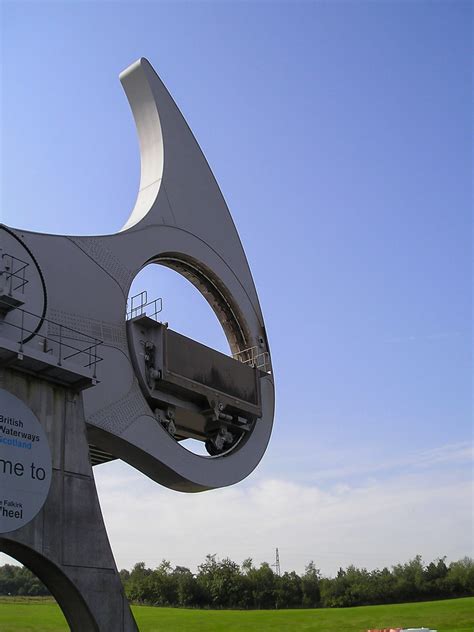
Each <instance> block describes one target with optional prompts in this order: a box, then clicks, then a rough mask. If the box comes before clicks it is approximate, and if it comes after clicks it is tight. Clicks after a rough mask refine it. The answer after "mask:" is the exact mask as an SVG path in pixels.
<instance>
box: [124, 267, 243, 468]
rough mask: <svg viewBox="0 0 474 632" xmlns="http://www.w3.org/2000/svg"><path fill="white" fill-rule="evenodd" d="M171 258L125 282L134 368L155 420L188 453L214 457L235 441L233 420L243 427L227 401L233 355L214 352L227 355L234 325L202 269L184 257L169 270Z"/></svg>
mask: <svg viewBox="0 0 474 632" xmlns="http://www.w3.org/2000/svg"><path fill="white" fill-rule="evenodd" d="M174 264H175V260H174V259H172V260H170V259H167V260H166V261H163V263H162V264H160V263H150V264H148V265H146V266H145V267H144V268H143V269H142V270H141V271H140V273H139V274H138V275H137V277H136V278H135V279H134V281H133V283H132V286H131V288H130V292H129V296H128V303H127V320H129V321H132V322H130V323H129V326H128V334H129V340H130V342H131V347H132V349H133V351H132V352H133V353H134V355H135V368H136V370H138V376H139V380H140V385H141V388H142V392H143V393H144V395H145V397H146V399H147V401H148V404H149V405H150V408H151V409H152V411H153V413H154V415H155V418H156V419H157V422H158V423H160V424H161V425H162V427H163V428H164V429H165V430H166V431H167V432H168V433H169V434H170V435H172V436H173V437H174V439H175V440H176V441H178V442H179V443H180V445H181V446H182V447H184V448H185V449H187V450H188V451H189V452H192V453H194V454H197V455H199V456H207V457H209V456H212V457H215V456H221V455H223V454H226V453H228V452H229V450H232V449H233V448H234V447H235V446H236V445H237V443H239V442H240V439H241V438H242V435H243V432H244V431H243V430H242V429H241V426H242V427H245V428H246V430H248V429H249V425H248V423H247V422H246V421H245V420H244V419H243V418H241V417H239V411H238V408H236V406H235V401H236V400H235V395H233V396H234V400H233V401H232V403H230V400H229V397H227V396H226V393H227V394H228V393H231V392H232V393H233V390H235V389H238V383H239V377H236V378H235V380H233V376H234V374H235V371H234V368H233V362H237V360H234V359H232V360H226V359H224V358H222V356H220V355H219V354H224V355H227V356H232V350H233V349H232V348H231V345H232V346H233V347H235V340H236V339H237V336H238V334H235V331H238V325H234V324H231V319H229V318H228V317H226V313H229V312H228V311H227V312H226V310H231V307H230V305H229V303H228V302H227V299H226V297H225V295H224V294H223V292H222V289H220V288H217V287H216V285H214V282H213V281H212V280H211V279H210V277H209V276H206V274H208V273H206V272H202V276H199V275H201V271H200V270H198V269H197V268H194V267H192V264H186V263H184V262H179V261H178V262H176V269H173V266H174ZM186 266H188V267H186ZM194 283H196V286H197V287H196V286H195V285H194ZM198 288H199V289H198ZM205 296H208V297H209V301H208V300H206V298H205ZM211 305H212V307H211ZM217 314H218V315H217ZM144 316H146V317H147V318H143V317H144ZM153 321H154V322H153ZM221 321H222V323H223V324H224V326H226V330H225V331H224V328H223V324H221ZM155 323H156V324H155ZM176 334H180V336H177V335H176ZM226 334H227V335H226ZM183 336H184V338H183ZM229 338H230V341H229ZM195 343H200V344H199V345H196V344H195ZM200 345H204V346H205V347H208V349H206V348H205V347H202V346H200ZM209 349H211V350H213V351H217V352H219V354H213V353H212V351H209ZM239 375H240V374H239ZM226 389H227V390H226ZM239 424H240V425H239Z"/></svg>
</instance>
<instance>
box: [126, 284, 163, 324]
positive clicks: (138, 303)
mask: <svg viewBox="0 0 474 632" xmlns="http://www.w3.org/2000/svg"><path fill="white" fill-rule="evenodd" d="M162 310H163V299H162V298H154V299H153V300H151V301H149V300H148V293H147V291H146V290H144V291H143V292H139V293H138V294H135V296H132V297H131V298H130V299H129V300H128V301H127V311H126V319H127V320H130V319H131V318H136V317H137V316H148V318H153V320H158V318H157V317H158V314H159V313H160V312H161V311H162Z"/></svg>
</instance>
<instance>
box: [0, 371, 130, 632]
mask: <svg viewBox="0 0 474 632" xmlns="http://www.w3.org/2000/svg"><path fill="white" fill-rule="evenodd" d="M0 388H3V389H5V390H7V391H9V392H10V393H12V394H13V395H15V396H16V397H18V398H19V399H21V400H23V401H24V403H25V404H26V405H27V406H28V407H29V408H31V410H32V411H33V412H34V413H35V415H36V416H37V418H38V419H39V421H40V423H41V425H42V426H43V428H44V430H45V432H46V434H47V437H48V441H49V445H50V449H51V455H52V459H53V478H52V483H51V489H50V492H49V495H48V498H47V500H46V503H45V504H44V506H43V508H42V510H41V511H40V512H39V514H38V515H37V516H36V517H35V518H34V519H33V520H32V521H31V522H30V523H29V524H27V525H25V526H24V527H22V528H21V529H17V530H16V531H11V532H9V533H4V534H1V535H0V550H2V551H4V552H5V553H7V554H8V555H11V556H12V557H14V558H15V559H17V560H18V561H19V562H21V563H23V564H24V565H25V566H27V567H29V568H30V569H31V570H32V571H33V572H34V573H35V574H36V575H37V576H38V577H39V578H40V579H41V580H42V581H43V582H44V584H45V585H46V586H47V587H48V589H49V590H50V591H51V593H52V594H53V595H54V597H55V598H56V600H57V601H58V603H59V605H60V607H61V609H62V611H63V613H64V615H65V617H66V619H67V621H68V623H69V626H70V628H71V630H72V632H137V626H136V624H135V621H134V619H133V615H132V613H131V611H130V608H129V605H128V603H127V600H126V598H125V595H124V591H123V587H122V584H121V582H120V577H119V574H118V572H117V567H116V566H115V562H114V558H113V555H112V551H111V548H110V544H109V540H108V538H107V533H106V530H105V525H104V521H103V518H102V513H101V510H100V505H99V499H98V497H97V491H96V487H95V482H94V476H93V473H92V467H91V464H90V459H89V450H88V444H87V438H86V426H85V421H84V414H83V407H82V397H81V395H80V394H78V393H75V392H72V391H71V390H69V389H67V388H65V387H63V386H58V385H54V384H51V383H50V382H47V381H45V380H42V379H39V378H36V377H32V376H28V375H24V374H22V373H17V372H13V371H11V370H8V369H3V370H1V371H0Z"/></svg>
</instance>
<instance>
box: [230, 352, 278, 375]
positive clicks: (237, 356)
mask: <svg viewBox="0 0 474 632" xmlns="http://www.w3.org/2000/svg"><path fill="white" fill-rule="evenodd" d="M232 357H233V358H234V360H238V361H239V362H242V364H248V365H250V366H253V367H255V368H256V369H260V370H261V371H265V372H266V373H268V372H269V371H270V368H271V365H270V354H269V353H268V351H262V350H261V349H260V348H259V347H257V346H255V347H249V348H248V349H242V351H237V353H234V354H232Z"/></svg>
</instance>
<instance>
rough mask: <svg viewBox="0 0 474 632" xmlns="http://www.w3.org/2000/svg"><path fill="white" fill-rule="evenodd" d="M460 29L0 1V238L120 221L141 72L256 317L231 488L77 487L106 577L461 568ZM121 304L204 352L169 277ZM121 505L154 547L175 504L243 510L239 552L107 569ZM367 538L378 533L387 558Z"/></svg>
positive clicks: (123, 547)
mask: <svg viewBox="0 0 474 632" xmlns="http://www.w3.org/2000/svg"><path fill="white" fill-rule="evenodd" d="M471 29H472V6H471V4H470V3H468V2H456V1H454V2H421V1H420V2H412V3H407V2H404V3H402V2H398V3H397V2H380V3H374V2H365V3H364V2H346V3H343V2H334V3H317V2H314V3H311V2H301V3H299V2H291V3H282V2H259V3H251V2H221V3H217V2H206V3H204V2H188V3H184V2H174V3H165V2H146V3H139V2H134V3H126V2H122V3H112V2H103V3H99V2H97V3H91V2H53V3H43V2H31V3H24V2H21V1H16V2H5V1H3V2H2V3H1V36H2V37H1V73H2V74H1V79H2V81H1V84H2V94H1V108H2V112H1V144H0V149H1V156H0V157H1V163H2V164H1V200H0V201H1V204H0V213H1V220H2V221H3V222H5V223H7V224H9V225H12V226H20V227H24V228H28V229H31V230H38V231H43V232H56V233H70V234H71V233H75V234H97V233H99V234H100V233H107V232H113V231H115V230H117V229H119V228H120V227H121V226H122V225H123V224H124V223H125V220H126V219H127V217H128V214H129V212H130V210H131V208H132V207H133V203H134V200H135V196H136V192H137V188H138V182H139V156H138V143H137V139H136V136H135V129H134V123H133V120H132V117H131V113H130V111H129V108H128V104H127V101H126V98H125V96H124V94H123V93H122V89H121V86H120V83H119V81H118V74H119V72H120V71H121V70H122V69H124V68H125V67H126V66H128V65H129V64H130V63H132V62H133V61H134V60H135V59H136V58H138V57H140V56H145V57H147V58H148V59H149V60H150V61H151V63H152V64H153V65H154V67H155V69H156V70H157V72H158V73H159V74H160V76H161V78H162V79H163V81H164V82H165V84H166V85H167V87H168V89H169V90H170V92H171V94H172V96H173V97H174V99H175V101H176V102H177V104H178V106H179V107H180V108H181V110H182V112H183V114H184V116H185V118H186V119H187V121H188V123H189V125H190V127H191V129H192V130H193V132H194V134H195V136H196V138H197V140H198V142H199V143H200V145H201V147H202V149H203V151H204V153H205V154H206V157H207V158H208V161H209V163H210V165H211V168H212V169H213V171H214V174H215V176H216V178H217V180H218V182H219V184H220V187H221V189H222V191H223V194H224V196H225V198H226V200H227V203H228V205H229V208H230V210H231V213H232V214H233V217H234V220H235V222H236V225H237V228H238V230H239V232H240V235H241V238H242V241H243V244H244V247H245V249H246V252H247V256H248V259H249V261H250V265H251V268H252V272H253V274H254V278H255V281H256V285H257V288H258V291H259V295H260V300H261V303H262V307H263V311H264V315H265V319H266V326H267V331H268V334H269V339H270V344H271V348H272V357H273V362H274V369H275V377H276V383H277V413H276V421H275V430H274V434H273V437H272V441H271V444H270V447H269V449H268V452H267V455H266V456H265V458H264V460H263V461H262V463H261V465H260V466H259V468H258V470H257V471H256V473H255V474H254V475H252V476H251V477H250V478H249V479H248V480H247V481H245V482H244V483H242V484H240V485H239V486H237V487H236V488H234V489H233V490H221V491H218V492H211V493H206V494H202V495H198V496H197V497H193V498H192V499H191V498H187V499H186V497H183V496H182V495H180V494H173V493H171V492H169V491H167V490H162V489H159V488H158V487H157V486H156V485H154V484H152V483H150V482H148V481H146V480H144V479H143V477H141V476H139V475H138V474H135V473H134V472H133V471H131V470H129V469H128V468H125V466H121V465H120V464H111V465H109V466H104V467H102V468H99V470H96V472H97V478H98V485H99V491H100V493H101V495H102V499H103V503H104V514H105V518H106V520H107V523H108V527H109V531H110V535H111V541H112V546H113V548H114V551H115V553H116V556H117V559H118V563H119V565H120V566H130V565H131V564H133V563H134V562H135V561H137V560H139V559H145V561H146V562H147V563H149V564H151V565H153V564H155V563H158V562H159V561H160V560H161V558H162V557H168V558H171V560H172V561H173V562H175V563H183V564H187V565H191V566H192V565H193V564H195V563H196V562H198V561H199V560H200V559H202V558H203V557H204V555H205V554H206V553H207V552H216V553H218V555H221V556H224V555H226V554H230V555H231V556H232V555H233V556H234V557H235V558H236V559H237V560H238V561H239V560H240V559H243V558H244V557H246V556H247V555H246V553H245V551H246V550H248V549H250V550H249V551H248V554H251V555H253V556H254V557H255V558H256V559H257V560H261V559H270V558H271V555H272V551H273V547H275V546H280V552H281V553H282V564H283V566H284V567H286V568H297V569H298V570H301V568H302V566H303V565H304V563H305V562H306V561H308V560H309V559H312V558H314V559H315V561H316V562H317V563H318V565H319V566H321V568H323V570H325V571H326V572H334V570H337V567H338V566H339V564H344V563H350V562H351V561H353V562H355V563H357V564H365V565H367V566H369V567H373V566H376V565H380V564H385V563H391V562H396V561H399V560H401V559H405V558H407V557H409V556H411V555H415V554H416V553H421V554H422V555H425V556H426V557H427V558H430V557H435V556H438V555H444V554H447V555H448V556H450V557H451V558H452V559H454V558H456V557H460V556H461V555H463V554H467V553H470V552H471V551H472V539H471V535H470V531H471V529H470V527H472V517H471V513H470V510H472V505H471V502H472V501H471V496H470V493H469V492H470V490H471V487H470V480H471V477H472V461H471V456H470V455H472V408H471V362H472V355H471V354H472V351H471V349H472V341H471V320H472V313H471V297H472V278H471V257H472V251H471V239H472V228H471V208H472V207H471V204H472V201H471V194H472V191H471V175H472V154H471V142H472V141H471V138H472V129H471V120H470V116H471V113H472V97H471V94H472V92H471V89H472V86H471V72H472V69H471V64H470V60H471V59H472V42H471ZM137 283H138V282H137ZM143 283H144V284H146V286H147V287H148V289H149V291H150V293H151V294H154V293H156V294H158V295H160V296H163V298H164V302H165V312H164V318H165V319H166V320H169V322H170V326H171V327H173V328H175V329H178V330H180V331H183V332H184V333H187V334H188V335H192V336H194V337H197V338H198V339H201V340H203V341H204V342H206V343H207V344H210V345H212V346H215V347H217V348H221V349H223V348H224V347H223V344H224V343H223V340H224V339H223V336H222V332H221V331H220V330H219V326H218V325H217V322H216V321H215V319H214V316H213V315H212V314H210V313H209V310H208V308H207V305H206V304H205V303H204V301H203V300H202V299H201V297H200V296H197V295H196V294H195V292H194V290H193V289H192V288H188V287H187V286H186V283H185V282H184V281H183V280H181V279H179V278H174V275H173V273H171V272H168V271H161V270H154V271H153V274H152V273H151V272H149V273H147V275H146V276H145V277H144V278H143ZM138 285H139V283H138ZM140 289H142V288H141V287H140ZM190 305H193V310H192V311H193V314H194V315H193V319H192V321H190V319H189V317H188V314H189V311H190V310H189V306H190ZM119 485H120V488H119V487H118V486H119ZM137 486H140V487H139V488H140V489H141V490H142V491H141V493H143V494H144V496H145V497H146V498H147V502H148V503H150V504H154V505H156V506H157V507H158V508H157V516H161V518H160V520H162V523H163V525H164V526H163V529H165V526H166V533H169V532H170V530H172V529H173V525H174V524H175V523H174V522H173V520H175V521H176V524H177V523H179V520H180V516H181V515H184V513H183V512H185V511H186V510H187V509H186V508H187V507H191V508H192V520H191V523H192V527H193V528H194V529H196V531H198V532H205V530H206V522H205V521H206V519H207V515H208V514H209V511H212V507H213V506H215V505H214V503H215V502H216V501H215V499H217V498H221V499H224V500H225V499H227V500H228V501H229V504H228V505H227V504H226V506H228V507H229V509H228V510H226V511H224V512H223V513H222V516H219V517H217V518H216V517H214V520H219V519H221V520H222V529H224V525H225V523H228V522H229V519H230V518H231V519H232V520H233V521H235V519H236V515H235V514H236V512H237V511H241V512H242V516H243V518H242V520H244V518H245V516H247V515H248V519H249V520H250V519H251V516H252V515H254V516H255V515H256V514H257V513H258V512H260V513H259V514H258V515H259V516H260V518H259V520H260V523H259V524H260V526H259V527H258V529H257V535H256V537H255V539H254V541H253V542H252V543H241V544H240V545H230V544H229V539H228V538H227V537H224V536H223V537H222V541H220V540H219V539H218V538H217V539H216V537H214V538H213V539H211V540H209V541H208V540H206V538H205V537H203V538H202V542H201V543H200V544H199V543H198V544H197V545H196V546H195V548H194V549H193V550H192V551H191V550H190V551H185V550H183V547H182V544H181V543H180V541H179V539H177V540H176V542H174V541H170V540H169V539H168V548H166V547H165V548H164V549H163V550H161V549H159V550H157V549H155V548H151V547H150V543H149V546H148V547H145V548H143V550H142V549H136V550H135V549H133V548H132V549H130V546H129V545H128V544H127V530H126V529H125V527H124V526H123V524H124V523H125V524H126V520H125V521H124V519H123V516H120V514H119V510H118V508H117V503H119V502H120V500H119V499H120V498H123V496H120V494H121V493H122V494H123V493H125V492H123V489H124V488H125V489H127V488H128V487H130V488H132V487H133V488H134V489H137V488H138V487H137ZM120 489H121V490H122V491H120ZM278 490H279V491H278ZM295 498H299V499H304V503H303V505H299V504H297V505H294V502H295ZM113 499H115V501H116V503H115V504H114V503H113V502H112V500H113ZM270 500H272V502H270ZM298 502H301V501H298ZM239 503H240V504H239ZM292 503H293V504H292ZM163 505H166V506H167V507H168V509H167V515H168V517H169V522H168V523H167V522H166V520H165V519H164V518H163V516H162V514H161V513H160V512H163ZM222 505H223V503H220V506H222ZM231 505H233V506H234V508H235V513H234V514H232V510H231ZM249 505H250V506H252V511H253V513H250V514H247V513H246V512H247V511H248V509H246V507H248V506H249ZM325 507H326V509H324V508H325ZM334 508H338V509H337V511H336V510H335V509H334ZM267 509H268V511H266V510H267ZM333 509H334V512H335V513H332V512H333ZM173 512H174V513H173ZM272 512H273V513H272ZM325 512H326V513H325ZM374 512H375V513H374ZM288 514H289V515H292V516H299V517H298V518H297V519H296V518H295V519H294V520H298V522H300V523H301V525H300V526H301V529H302V530H301V532H298V531H296V532H295V525H294V524H291V525H290V524H288V521H287V517H286V516H287V515H288ZM269 516H272V518H271V520H270V518H269ZM393 519H397V520H399V521H401V522H402V523H403V524H404V525H405V526H404V527H403V528H402V527H401V526H399V527H397V529H398V530H397V529H393V527H392V526H390V525H391V524H392V522H393ZM373 520H382V521H383V520H387V528H388V529H393V532H391V533H392V535H391V538H390V539H391V545H390V549H389V548H388V546H387V544H386V539H387V538H386V533H385V537H384V538H381V539H380V542H379V543H378V545H375V544H374V542H375V543H376V542H378V540H377V537H378V536H377V533H376V531H375V528H374V527H373V526H370V525H371V521H373ZM266 521H269V522H271V523H272V526H271V530H270V531H269V529H270V527H268V528H267V527H264V526H262V525H263V523H265V522H266ZM344 525H345V526H344ZM347 525H352V526H351V528H349V527H348V526H347ZM128 533H129V532H128ZM295 533H296V535H297V537H295ZM258 534H260V535H258ZM357 534H359V535H357ZM152 537H153V534H150V538H152ZM167 537H168V536H167ZM259 537H260V539H259ZM146 538H147V536H146V533H143V534H142V537H141V538H136V537H135V538H134V539H135V540H138V541H143V542H145V541H146ZM331 538H334V541H333V540H331ZM212 546H214V547H216V549H218V550H214V549H212V550H210V548H209V547H212ZM206 547H207V548H206ZM232 547H234V548H232ZM246 547H247V548H246ZM146 556H148V558H146ZM239 556H240V557H239Z"/></svg>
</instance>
